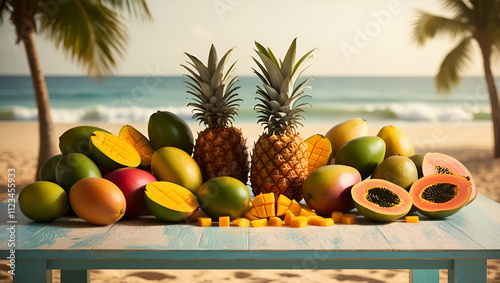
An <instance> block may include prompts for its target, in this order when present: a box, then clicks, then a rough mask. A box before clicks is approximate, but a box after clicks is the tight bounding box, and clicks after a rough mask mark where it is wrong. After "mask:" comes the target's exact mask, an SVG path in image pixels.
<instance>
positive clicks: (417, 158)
mask: <svg viewBox="0 0 500 283" xmlns="http://www.w3.org/2000/svg"><path fill="white" fill-rule="evenodd" d="M424 156H425V153H417V154H414V155H412V156H410V157H409V158H410V159H411V161H413V163H415V166H416V167H417V172H418V178H419V179H420V178H422V177H423V176H424V174H423V173H422V163H423V162H424Z"/></svg>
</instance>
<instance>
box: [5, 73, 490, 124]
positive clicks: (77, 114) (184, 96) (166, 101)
mask: <svg viewBox="0 0 500 283" xmlns="http://www.w3.org/2000/svg"><path fill="white" fill-rule="evenodd" d="M186 79H187V77H183V76H179V77H112V78H108V79H106V80H104V81H102V82H96V81H93V80H91V79H89V78H87V77H60V76H48V77H47V78H46V81H47V88H48V91H49V96H50V103H51V108H52V116H53V120H54V121H55V122H58V123H75V122H84V121H102V122H108V123H131V122H147V121H148V119H149V116H150V115H151V114H152V113H154V112H156V111H157V110H166V111H171V112H174V113H176V114H178V115H180V116H181V117H182V118H183V119H185V120H186V121H192V120H191V115H192V113H191V111H192V108H189V107H187V104H188V103H189V102H190V101H191V100H190V94H188V93H187V92H186V91H187V90H188V89H187V87H186V85H185V84H184V83H183V81H184V80H186ZM497 84H498V85H500V80H498V79H497ZM237 85H239V86H241V88H240V89H239V94H240V98H241V99H243V102H242V103H240V104H241V105H240V110H239V116H237V117H236V118H235V120H236V121H235V123H255V121H256V120H257V119H256V117H257V113H256V111H255V110H254V109H253V107H254V105H255V102H256V100H255V97H256V94H255V91H256V89H257V88H256V86H257V85H261V82H260V81H259V79H258V78H256V77H240V78H239V82H238V84H237ZM310 86H311V87H312V88H311V89H308V90H306V93H307V94H309V95H310V96H311V97H310V98H307V99H304V100H303V102H308V103H310V104H311V107H310V108H309V111H308V113H306V114H305V116H306V118H307V121H306V123H323V122H325V123H330V124H331V123H332V122H337V121H342V120H345V119H349V118H355V117H360V118H365V119H371V120H377V121H382V120H383V121H388V122H391V121H398V120H399V121H408V122H420V121H430V122H439V121H485V120H488V119H490V107H489V99H488V93H487V88H486V85H485V83H484V79H483V78H481V77H479V78H464V79H463V80H462V83H461V85H460V86H459V87H458V88H457V89H455V90H454V91H453V93H451V94H449V95H442V94H437V93H436V90H435V88H434V81H433V78H431V77H428V78H427V77H418V78H407V77H315V78H314V79H313V80H312V81H311V82H310ZM0 120H3V121H13V120H14V121H35V120H37V110H36V105H35V99H34V94H33V87H32V83H31V78H30V77H28V76H0Z"/></svg>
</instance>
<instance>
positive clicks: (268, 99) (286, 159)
mask: <svg viewBox="0 0 500 283" xmlns="http://www.w3.org/2000/svg"><path fill="white" fill-rule="evenodd" d="M296 40H297V39H294V40H293V42H292V44H291V45H290V48H289V49H288V51H287V53H286V55H285V58H284V59H283V61H281V60H280V61H279V62H278V60H277V59H276V57H275V56H274V54H273V53H272V51H271V50H270V49H269V48H265V47H263V46H262V45H261V44H259V43H257V42H255V45H256V47H257V50H255V52H256V53H257V55H258V56H259V58H260V59H261V61H262V64H261V63H260V62H259V61H258V60H256V59H255V58H253V59H254V61H255V63H256V64H257V66H258V67H259V69H260V72H258V71H257V70H255V69H253V70H254V72H255V74H257V76H258V77H259V78H260V79H261V80H262V82H263V84H264V88H261V87H257V88H258V90H257V94H258V96H257V98H256V99H257V100H259V101H260V102H259V103H258V104H257V105H256V106H255V109H256V110H257V112H258V113H259V116H258V122H259V123H260V124H262V125H263V126H264V133H263V134H262V135H261V136H260V137H259V139H258V140H257V142H256V143H255V146H254V149H253V154H252V161H251V170H250V181H251V184H252V188H253V193H254V194H255V195H258V194H259V193H269V192H273V193H274V194H275V195H276V197H277V196H279V195H280V194H284V195H285V196H287V197H289V198H290V199H295V200H297V201H300V200H301V199H302V192H301V190H302V183H303V182H304V180H305V178H306V177H307V175H308V173H309V172H308V158H307V144H306V143H305V142H304V140H303V138H302V137H301V136H300V134H299V133H298V132H297V127H298V126H299V125H300V126H302V124H301V123H300V120H302V119H304V116H303V115H302V113H303V112H305V111H306V110H307V109H306V108H307V107H308V106H310V104H309V103H300V104H299V103H298V102H299V100H301V99H302V98H304V97H308V95H305V94H304V90H305V89H306V88H310V87H308V86H306V84H307V82H308V81H309V80H310V79H311V78H308V79H306V80H304V81H303V82H301V83H299V84H297V80H298V78H299V76H300V75H301V73H302V72H303V71H304V70H305V68H303V65H304V63H305V62H306V61H307V60H308V59H309V58H311V57H312V55H311V54H312V52H313V51H314V49H313V50H311V51H309V52H308V53H306V54H305V55H304V56H303V57H301V58H300V60H299V61H297V62H295V55H296Z"/></svg>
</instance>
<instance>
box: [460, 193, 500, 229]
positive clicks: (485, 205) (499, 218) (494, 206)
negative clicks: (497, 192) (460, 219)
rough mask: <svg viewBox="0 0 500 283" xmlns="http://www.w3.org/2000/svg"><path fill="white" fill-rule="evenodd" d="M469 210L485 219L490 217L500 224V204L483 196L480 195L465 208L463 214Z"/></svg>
mask: <svg viewBox="0 0 500 283" xmlns="http://www.w3.org/2000/svg"><path fill="white" fill-rule="evenodd" d="M469 210H474V211H477V212H478V213H480V214H481V215H483V216H484V217H488V218H489V219H491V220H493V221H495V222H497V223H499V224H500V204H499V203H498V202H496V201H493V200H491V199H489V198H487V197H485V196H483V195H481V194H478V195H477V197H476V199H475V200H474V201H473V202H472V203H471V204H469V205H468V206H466V207H464V208H463V209H462V211H461V212H466V213H467V211H469Z"/></svg>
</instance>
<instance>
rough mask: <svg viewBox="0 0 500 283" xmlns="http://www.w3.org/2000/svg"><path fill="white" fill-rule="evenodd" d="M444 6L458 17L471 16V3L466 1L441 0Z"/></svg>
mask: <svg viewBox="0 0 500 283" xmlns="http://www.w3.org/2000/svg"><path fill="white" fill-rule="evenodd" d="M441 1H442V2H443V3H442V4H443V8H445V9H446V10H448V11H451V12H453V13H454V14H455V15H456V18H461V19H468V18H470V16H471V10H472V8H473V7H472V6H471V3H466V2H464V1H462V0H441Z"/></svg>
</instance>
